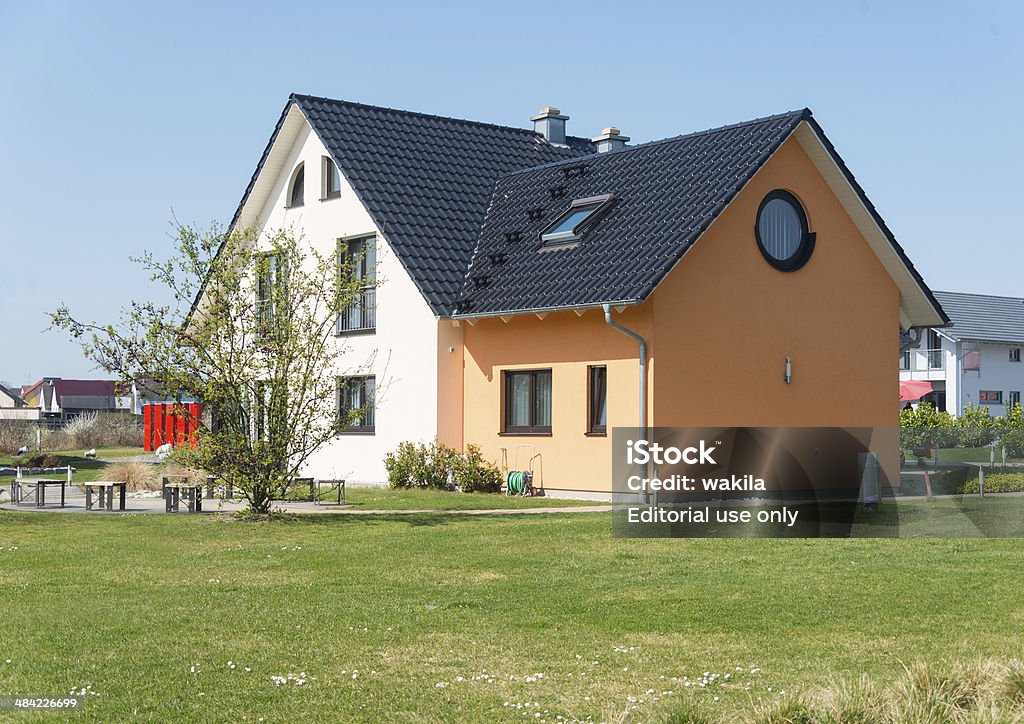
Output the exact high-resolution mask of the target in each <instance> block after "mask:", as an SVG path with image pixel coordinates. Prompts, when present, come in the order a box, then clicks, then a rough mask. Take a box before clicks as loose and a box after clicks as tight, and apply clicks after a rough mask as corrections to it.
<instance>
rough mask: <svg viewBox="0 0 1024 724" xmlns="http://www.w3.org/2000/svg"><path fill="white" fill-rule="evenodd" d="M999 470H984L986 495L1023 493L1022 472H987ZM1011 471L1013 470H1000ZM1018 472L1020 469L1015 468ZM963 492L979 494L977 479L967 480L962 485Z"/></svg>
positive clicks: (1023, 474) (979, 486) (1023, 476)
mask: <svg viewBox="0 0 1024 724" xmlns="http://www.w3.org/2000/svg"><path fill="white" fill-rule="evenodd" d="M999 469H1000V468H988V469H986V470H985V492H986V493H1024V472H1014V473H989V472H988V471H989V470H999ZM1002 469H1003V470H1012V469H1013V468H1002ZM1017 470H1020V468H1017ZM963 492H964V494H966V495H972V494H973V495H977V494H978V493H979V492H981V484H980V482H979V480H978V478H974V480H969V481H967V483H965V484H964V488H963Z"/></svg>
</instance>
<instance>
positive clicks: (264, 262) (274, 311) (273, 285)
mask: <svg viewBox="0 0 1024 724" xmlns="http://www.w3.org/2000/svg"><path fill="white" fill-rule="evenodd" d="M271 261H273V265H271V263H270V262H271ZM287 275H288V264H287V259H286V258H285V256H284V254H283V253H282V252H279V251H267V252H261V253H259V254H257V255H256V327H257V333H258V335H259V337H260V338H264V337H266V336H268V335H269V334H270V333H271V330H273V329H274V328H275V326H276V325H277V324H278V323H279V322H280V321H281V317H282V315H281V313H280V312H281V310H279V309H278V308H277V302H278V301H284V300H283V299H279V298H278V297H279V295H280V296H283V295H284V294H286V293H287V288H285V289H284V291H283V292H282V291H279V290H278V286H279V285H281V284H284V285H287V284H288V278H287Z"/></svg>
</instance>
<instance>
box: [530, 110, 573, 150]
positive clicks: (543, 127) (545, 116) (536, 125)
mask: <svg viewBox="0 0 1024 724" xmlns="http://www.w3.org/2000/svg"><path fill="white" fill-rule="evenodd" d="M530 120H531V121H533V130H534V132H535V133H539V134H540V135H542V136H544V138H545V140H547V142H548V143H556V144H558V145H559V146H564V145H565V122H566V121H568V120H569V116H563V115H562V112H561V111H560V110H558V109H557V108H552V107H550V106H548V107H547V108H542V109H541V111H540V113H538V114H537V115H535V116H534V117H533V118H531V119H530Z"/></svg>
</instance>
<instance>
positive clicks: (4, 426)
mask: <svg viewBox="0 0 1024 724" xmlns="http://www.w3.org/2000/svg"><path fill="white" fill-rule="evenodd" d="M39 429H40V426H39V424H38V423H36V422H30V421H27V420H0V454H4V455H13V454H14V453H16V452H17V451H18V449H19V448H20V447H21V446H23V445H28V446H29V447H30V448H31V449H33V450H35V447H36V431H37V430H39ZM40 441H41V444H42V447H43V449H44V450H74V449H76V448H80V449H82V450H88V449H89V448H94V447H142V421H141V419H139V418H138V417H136V416H135V415H130V414H128V413H124V412H104V413H95V412H94V413H86V414H83V415H79V416H78V417H76V418H73V419H71V420H68V421H67V422H66V423H64V425H63V426H62V427H59V428H57V429H50V428H47V427H43V428H42V434H41V440H40Z"/></svg>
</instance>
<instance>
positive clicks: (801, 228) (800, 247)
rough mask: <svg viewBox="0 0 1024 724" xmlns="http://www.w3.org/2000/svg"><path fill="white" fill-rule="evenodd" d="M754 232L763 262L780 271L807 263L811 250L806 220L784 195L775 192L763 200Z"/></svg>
mask: <svg viewBox="0 0 1024 724" xmlns="http://www.w3.org/2000/svg"><path fill="white" fill-rule="evenodd" d="M754 229H755V231H756V235H757V245H758V246H759V247H760V248H761V253H762V254H764V258H765V259H767V260H768V263H769V264H771V265H772V266H773V267H775V268H776V269H779V270H781V271H796V270H797V269H799V268H800V267H802V266H803V265H804V264H806V263H807V260H808V259H810V257H811V252H812V251H813V250H814V235H813V234H810V233H808V230H807V216H806V214H804V210H803V207H802V206H800V202H799V201H797V199H796V197H795V196H793V194H791V193H789V192H788V191H782V190H776V191H772V192H771V193H770V194H768V195H767V196H765V197H764V201H762V202H761V206H760V208H758V210H757V224H756V225H755V227H754Z"/></svg>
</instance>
